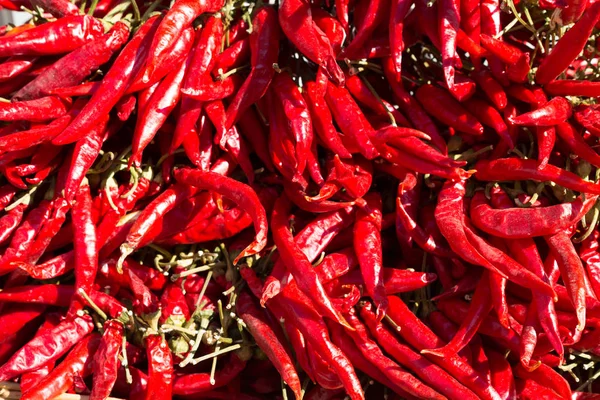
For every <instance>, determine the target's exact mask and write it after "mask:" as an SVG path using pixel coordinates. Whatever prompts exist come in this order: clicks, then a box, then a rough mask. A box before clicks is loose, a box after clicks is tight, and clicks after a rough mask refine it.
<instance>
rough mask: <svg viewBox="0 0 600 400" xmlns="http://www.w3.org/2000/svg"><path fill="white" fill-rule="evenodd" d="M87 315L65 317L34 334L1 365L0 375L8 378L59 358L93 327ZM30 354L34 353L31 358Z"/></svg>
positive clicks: (5, 378)
mask: <svg viewBox="0 0 600 400" xmlns="http://www.w3.org/2000/svg"><path fill="white" fill-rule="evenodd" d="M93 327H94V326H93V324H92V319H91V317H89V316H85V317H75V318H74V319H67V320H65V321H63V322H61V323H60V324H59V325H57V326H56V327H55V328H54V329H52V330H50V331H47V332H44V333H43V334H41V335H40V336H36V337H35V338H33V339H32V340H31V341H29V342H28V343H27V344H26V345H25V346H23V347H22V348H21V349H20V350H19V351H17V352H16V353H15V354H14V355H13V356H12V357H11V358H10V360H8V361H7V362H6V363H5V364H4V365H2V367H0V377H2V379H3V380H8V379H11V378H13V377H16V376H18V375H20V374H23V373H25V372H29V371H33V370H35V369H37V368H38V367H41V366H42V365H43V364H45V363H46V362H48V361H53V360H57V359H59V358H60V357H61V356H62V355H64V354H65V353H66V352H67V351H69V349H70V348H71V347H72V346H73V345H75V344H77V342H79V341H80V340H81V339H83V338H84V337H86V336H88V335H89V333H90V332H91V331H92V329H93ZM31 355H35V357H34V359H33V360H32V359H31Z"/></svg>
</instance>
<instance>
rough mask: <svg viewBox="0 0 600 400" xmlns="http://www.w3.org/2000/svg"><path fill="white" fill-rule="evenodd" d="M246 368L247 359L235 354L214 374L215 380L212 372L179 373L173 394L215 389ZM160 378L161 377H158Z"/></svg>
mask: <svg viewBox="0 0 600 400" xmlns="http://www.w3.org/2000/svg"><path fill="white" fill-rule="evenodd" d="M244 368H246V361H245V360H243V359H241V358H240V357H238V355H237V354H235V353H234V354H233V355H232V356H231V358H230V359H229V360H228V362H227V363H226V364H225V367H223V369H221V370H220V371H217V372H216V373H215V374H214V380H212V381H211V374H210V373H206V372H198V373H193V374H185V375H177V376H175V378H174V379H173V394H175V395H180V396H185V395H197V394H200V393H206V392H209V391H212V390H214V389H217V388H220V387H223V386H226V385H228V384H229V383H230V382H231V381H232V380H234V379H235V378H236V377H237V376H238V375H239V374H240V373H241V372H242V371H243V370H244ZM157 379H160V377H157Z"/></svg>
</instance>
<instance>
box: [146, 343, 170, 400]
mask: <svg viewBox="0 0 600 400" xmlns="http://www.w3.org/2000/svg"><path fill="white" fill-rule="evenodd" d="M145 343H146V351H147V355H148V387H147V388H146V391H147V395H146V398H147V399H150V398H153V397H154V396H155V395H156V394H157V393H160V396H161V397H164V398H166V399H169V398H171V393H172V392H173V381H174V373H173V355H172V354H171V350H170V349H169V345H168V344H167V342H166V340H165V339H164V338H163V337H161V336H160V335H150V336H148V337H147V338H146V340H145Z"/></svg>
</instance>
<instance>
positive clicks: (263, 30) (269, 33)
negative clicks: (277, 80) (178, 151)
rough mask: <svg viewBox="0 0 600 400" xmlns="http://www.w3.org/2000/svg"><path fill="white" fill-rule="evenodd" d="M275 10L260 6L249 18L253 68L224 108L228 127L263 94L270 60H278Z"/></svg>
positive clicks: (269, 77)
mask: <svg viewBox="0 0 600 400" xmlns="http://www.w3.org/2000/svg"><path fill="white" fill-rule="evenodd" d="M294 1H295V0H294ZM276 14H277V13H276V12H275V10H274V9H273V8H271V7H262V8H261V9H260V10H258V12H257V13H256V15H255V16H254V18H253V20H252V26H254V27H255V28H254V29H253V30H252V33H251V34H250V53H251V58H250V65H251V67H252V70H251V71H250V75H248V77H247V78H246V80H245V81H244V83H243V85H242V87H241V88H240V89H239V90H238V92H237V93H236V95H235V97H234V99H233V100H232V101H231V103H230V104H229V107H228V108H227V122H226V124H225V125H226V127H227V128H229V127H231V126H232V125H233V124H234V123H236V122H237V121H238V120H239V119H240V117H241V116H242V115H243V114H244V112H245V111H246V110H248V108H249V107H250V106H251V105H252V104H254V103H256V102H257V101H258V100H260V99H261V98H262V97H263V96H264V95H265V93H266V92H267V88H268V87H269V84H270V83H271V80H272V79H273V76H274V75H275V70H274V69H273V64H274V63H277V59H278V56H279V27H278V24H277V15H276ZM279 15H281V14H279Z"/></svg>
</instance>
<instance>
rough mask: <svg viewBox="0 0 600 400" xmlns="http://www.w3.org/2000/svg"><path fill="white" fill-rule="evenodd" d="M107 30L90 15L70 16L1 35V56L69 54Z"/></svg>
mask: <svg viewBox="0 0 600 400" xmlns="http://www.w3.org/2000/svg"><path fill="white" fill-rule="evenodd" d="M103 32H104V29H103V27H102V24H101V23H100V21H99V20H97V19H95V18H93V17H90V16H89V15H72V16H67V17H64V18H60V19H57V20H56V21H54V22H49V23H47V24H43V25H40V26H37V27H35V28H32V29H28V30H26V31H23V32H21V33H18V34H16V35H12V36H3V37H0V57H10V56H15V55H33V56H36V55H50V54H63V53H68V52H69V51H72V50H75V49H77V48H79V47H81V46H83V45H84V44H86V43H87V42H90V41H92V40H94V39H95V38H97V37H98V36H100V35H102V33H103Z"/></svg>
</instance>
